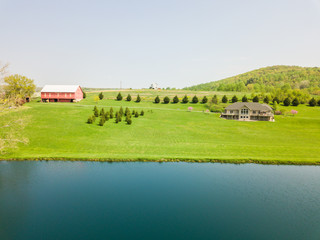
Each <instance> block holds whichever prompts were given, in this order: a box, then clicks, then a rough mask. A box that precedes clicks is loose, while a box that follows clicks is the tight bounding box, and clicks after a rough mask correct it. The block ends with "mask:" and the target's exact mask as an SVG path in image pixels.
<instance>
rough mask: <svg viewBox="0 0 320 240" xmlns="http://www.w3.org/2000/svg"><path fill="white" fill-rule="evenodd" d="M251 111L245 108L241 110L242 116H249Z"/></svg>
mask: <svg viewBox="0 0 320 240" xmlns="http://www.w3.org/2000/svg"><path fill="white" fill-rule="evenodd" d="M248 113H249V111H248V109H246V108H244V109H241V114H248Z"/></svg>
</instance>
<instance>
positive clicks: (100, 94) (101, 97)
mask: <svg viewBox="0 0 320 240" xmlns="http://www.w3.org/2000/svg"><path fill="white" fill-rule="evenodd" d="M103 97H104V96H103V94H102V92H100V93H99V99H100V100H102V99H103Z"/></svg>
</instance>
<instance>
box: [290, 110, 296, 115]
mask: <svg viewBox="0 0 320 240" xmlns="http://www.w3.org/2000/svg"><path fill="white" fill-rule="evenodd" d="M290 112H291V114H292V116H294V115H296V114H298V111H297V110H293V109H292V110H291V111H290Z"/></svg>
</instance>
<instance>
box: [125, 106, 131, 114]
mask: <svg viewBox="0 0 320 240" xmlns="http://www.w3.org/2000/svg"><path fill="white" fill-rule="evenodd" d="M128 114H130V110H129V108H128V107H126V110H124V115H125V116H127V115H128Z"/></svg>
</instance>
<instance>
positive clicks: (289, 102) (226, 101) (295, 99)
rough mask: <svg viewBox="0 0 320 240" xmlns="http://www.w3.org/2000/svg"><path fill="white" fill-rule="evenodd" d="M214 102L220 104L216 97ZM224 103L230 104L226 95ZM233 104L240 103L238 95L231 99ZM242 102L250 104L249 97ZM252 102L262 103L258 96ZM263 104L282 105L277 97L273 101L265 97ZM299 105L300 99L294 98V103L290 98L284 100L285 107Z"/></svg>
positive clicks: (244, 97)
mask: <svg viewBox="0 0 320 240" xmlns="http://www.w3.org/2000/svg"><path fill="white" fill-rule="evenodd" d="M212 102H213V103H215V104H217V103H218V100H217V97H216V95H215V96H214V97H213V99H212ZM222 102H223V103H228V102H229V100H228V97H227V96H226V95H224V96H223V97H222ZM231 102H232V103H235V102H239V99H238V97H237V96H236V95H234V96H233V97H232V98H231ZM241 102H249V99H248V97H247V96H246V95H244V96H243V97H242V99H241ZM252 102H260V98H259V97H258V96H257V95H256V96H254V97H253V98H252ZM263 102H264V103H266V104H269V103H270V102H272V103H274V102H277V104H279V103H280V100H279V99H278V98H277V97H274V98H273V99H270V97H269V96H265V97H264V98H263ZM299 104H300V101H299V99H298V98H294V99H293V100H292V101H291V99H290V98H286V99H284V101H283V105H284V106H290V105H292V106H298V105H299Z"/></svg>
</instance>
